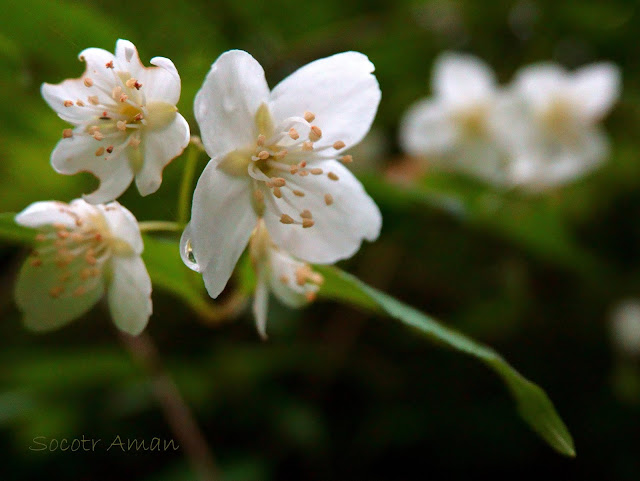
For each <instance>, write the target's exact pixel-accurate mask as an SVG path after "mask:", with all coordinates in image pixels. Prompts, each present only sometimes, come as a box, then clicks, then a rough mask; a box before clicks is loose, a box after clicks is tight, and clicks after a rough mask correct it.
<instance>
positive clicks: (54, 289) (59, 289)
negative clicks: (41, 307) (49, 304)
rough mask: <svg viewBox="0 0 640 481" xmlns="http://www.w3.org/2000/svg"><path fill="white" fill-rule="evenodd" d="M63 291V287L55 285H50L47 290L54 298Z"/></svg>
mask: <svg viewBox="0 0 640 481" xmlns="http://www.w3.org/2000/svg"><path fill="white" fill-rule="evenodd" d="M63 292H64V287H62V286H56V287H52V288H51V290H50V291H49V295H50V296H51V297H53V298H54V299H57V298H58V297H60V295H61V294H62V293H63Z"/></svg>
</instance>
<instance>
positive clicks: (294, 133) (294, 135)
mask: <svg viewBox="0 0 640 481" xmlns="http://www.w3.org/2000/svg"><path fill="white" fill-rule="evenodd" d="M289 137H291V138H292V139H293V140H298V139H299V138H300V134H299V133H298V131H297V130H296V129H294V128H293V127H291V128H290V129H289Z"/></svg>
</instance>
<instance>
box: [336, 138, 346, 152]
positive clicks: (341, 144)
mask: <svg viewBox="0 0 640 481" xmlns="http://www.w3.org/2000/svg"><path fill="white" fill-rule="evenodd" d="M346 146H347V144H345V143H344V142H343V141H342V140H338V141H337V142H334V143H333V148H334V149H336V150H340V149H344V148H345V147H346Z"/></svg>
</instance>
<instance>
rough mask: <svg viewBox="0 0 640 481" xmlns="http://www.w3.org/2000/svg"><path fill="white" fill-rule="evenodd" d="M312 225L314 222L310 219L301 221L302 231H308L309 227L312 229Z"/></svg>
mask: <svg viewBox="0 0 640 481" xmlns="http://www.w3.org/2000/svg"><path fill="white" fill-rule="evenodd" d="M313 224H315V222H314V221H313V220H311V219H304V220H303V221H302V227H303V228H304V229H308V228H309V227H313Z"/></svg>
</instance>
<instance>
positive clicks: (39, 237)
mask: <svg viewBox="0 0 640 481" xmlns="http://www.w3.org/2000/svg"><path fill="white" fill-rule="evenodd" d="M46 240H47V236H46V235H44V234H37V235H36V242H44V241H46Z"/></svg>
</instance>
